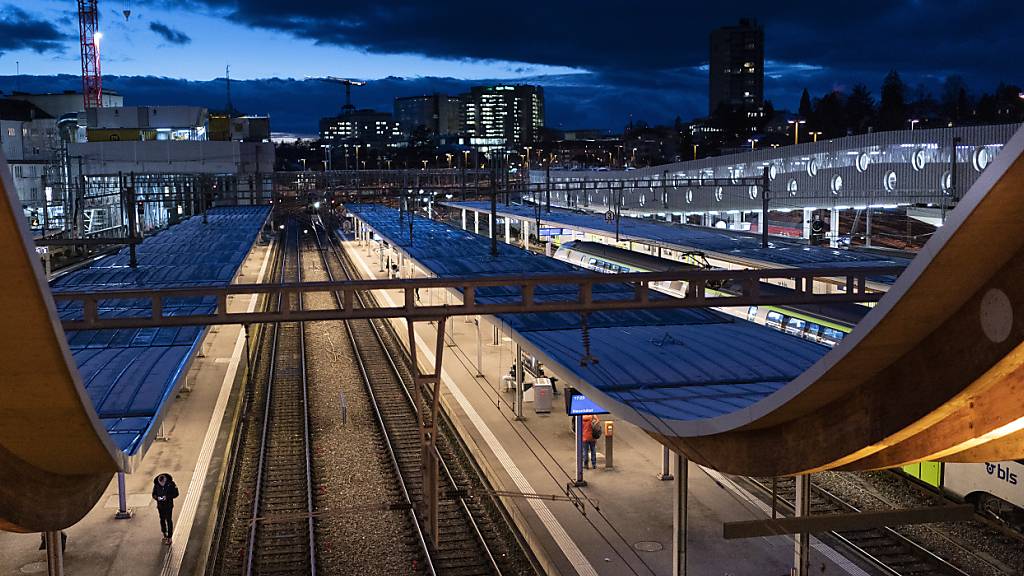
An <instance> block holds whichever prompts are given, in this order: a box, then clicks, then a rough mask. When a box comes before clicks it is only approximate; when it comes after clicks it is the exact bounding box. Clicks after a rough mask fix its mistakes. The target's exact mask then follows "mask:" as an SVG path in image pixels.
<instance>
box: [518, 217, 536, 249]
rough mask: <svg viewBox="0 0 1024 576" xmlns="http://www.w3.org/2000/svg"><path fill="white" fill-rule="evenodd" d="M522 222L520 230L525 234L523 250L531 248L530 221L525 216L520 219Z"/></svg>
mask: <svg viewBox="0 0 1024 576" xmlns="http://www.w3.org/2000/svg"><path fill="white" fill-rule="evenodd" d="M520 222H522V223H523V226H522V228H521V229H520V231H521V232H522V234H523V237H522V241H523V250H529V249H530V221H529V220H527V219H525V218H523V219H522V220H520ZM538 232H539V230H538Z"/></svg>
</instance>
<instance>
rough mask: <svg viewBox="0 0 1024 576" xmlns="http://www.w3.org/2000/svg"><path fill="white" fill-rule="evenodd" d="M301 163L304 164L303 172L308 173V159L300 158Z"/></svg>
mask: <svg viewBox="0 0 1024 576" xmlns="http://www.w3.org/2000/svg"><path fill="white" fill-rule="evenodd" d="M299 162H302V171H303V172H305V171H306V159H305V158H299Z"/></svg>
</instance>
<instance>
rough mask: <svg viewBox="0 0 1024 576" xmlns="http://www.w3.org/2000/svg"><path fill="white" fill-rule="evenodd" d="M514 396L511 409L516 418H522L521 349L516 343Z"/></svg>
mask: <svg viewBox="0 0 1024 576" xmlns="http://www.w3.org/2000/svg"><path fill="white" fill-rule="evenodd" d="M515 385H516V396H515V404H514V405H513V407H512V411H513V412H515V414H516V420H522V419H523V350H522V348H520V347H519V343H518V342H517V343H516V382H515Z"/></svg>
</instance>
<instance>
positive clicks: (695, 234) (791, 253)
mask: <svg viewBox="0 0 1024 576" xmlns="http://www.w3.org/2000/svg"><path fill="white" fill-rule="evenodd" d="M444 204H445V205H447V206H452V207H455V208H461V207H466V208H470V209H473V210H478V211H483V212H487V211H489V210H490V204H489V203H487V202H446V203H444ZM498 214H499V215H502V214H509V215H511V216H512V217H513V218H516V219H519V218H525V219H527V220H529V221H531V223H532V222H533V221H534V220H535V219H536V217H537V211H536V209H535V208H534V207H532V206H500V207H499V208H498ZM540 219H541V221H546V222H555V223H558V224H560V225H565V226H569V227H577V228H587V229H590V230H597V231H601V232H604V233H607V234H609V235H614V234H615V223H614V222H607V221H605V219H604V217H603V216H602V215H598V214H590V213H580V212H572V211H569V210H563V209H557V208H552V209H551V212H550V213H549V212H542V213H541V215H540ZM619 237H620V238H622V239H623V240H636V241H646V242H649V243H654V244H659V245H662V246H668V247H677V248H681V249H690V250H700V251H703V252H716V253H719V254H723V255H727V256H733V257H736V258H742V259H745V260H753V261H759V262H765V263H769V264H779V265H782V266H792V267H795V268H810V267H815V268H819V267H820V268H828V267H832V266H836V267H838V266H843V267H853V266H906V265H908V264H909V263H910V260H908V259H905V258H899V257H887V256H882V255H880V254H876V253H872V252H863V251H858V250H837V249H834V248H825V247H822V246H808V245H806V244H801V243H798V242H793V241H790V240H786V239H784V238H780V237H776V236H773V237H771V239H770V244H769V247H768V248H762V247H761V239H760V238H759V237H756V236H754V235H751V234H744V233H742V232H735V231H732V230H719V229H715V228H707V227H704V226H692V225H687V224H674V223H668V222H655V221H653V220H643V219H639V218H629V217H623V218H621V219H620V221H619ZM873 280H877V281H879V282H884V283H886V284H891V283H892V282H894V281H895V280H896V278H895V277H892V276H882V277H878V278H873Z"/></svg>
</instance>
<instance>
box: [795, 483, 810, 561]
mask: <svg viewBox="0 0 1024 576" xmlns="http://www.w3.org/2000/svg"><path fill="white" fill-rule="evenodd" d="M795 507H796V510H795V511H794V514H795V515H796V517H797V518H799V517H801V516H808V515H810V513H811V476H810V474H801V475H799V476H797V477H796V505H795ZM810 540H811V535H810V534H808V533H807V532H800V533H799V534H797V535H796V536H795V537H794V543H795V546H794V548H793V576H808V575H809V574H810V566H811V564H810V552H811V546H810Z"/></svg>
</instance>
